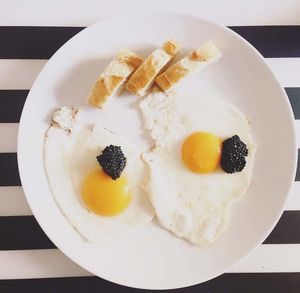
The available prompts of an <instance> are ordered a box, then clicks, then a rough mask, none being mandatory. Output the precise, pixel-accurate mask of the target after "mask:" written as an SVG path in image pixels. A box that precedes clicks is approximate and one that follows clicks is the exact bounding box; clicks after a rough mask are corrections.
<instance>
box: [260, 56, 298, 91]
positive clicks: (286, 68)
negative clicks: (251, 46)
mask: <svg viewBox="0 0 300 293" xmlns="http://www.w3.org/2000/svg"><path fill="white" fill-rule="evenodd" d="M265 60H266V62H267V63H268V64H269V66H270V67H271V69H272V71H273V72H274V74H275V75H276V76H277V78H278V80H279V82H280V83H281V85H282V86H284V87H299V86H300V74H299V68H300V58H266V59H265Z"/></svg>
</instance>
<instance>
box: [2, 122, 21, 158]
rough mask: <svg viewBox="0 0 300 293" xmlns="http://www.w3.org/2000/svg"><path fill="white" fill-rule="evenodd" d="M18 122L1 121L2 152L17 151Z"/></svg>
mask: <svg viewBox="0 0 300 293" xmlns="http://www.w3.org/2000/svg"><path fill="white" fill-rule="evenodd" d="M18 125H19V124H18V123H0V133H1V140H0V153H11V152H16V151H17V136H18Z"/></svg>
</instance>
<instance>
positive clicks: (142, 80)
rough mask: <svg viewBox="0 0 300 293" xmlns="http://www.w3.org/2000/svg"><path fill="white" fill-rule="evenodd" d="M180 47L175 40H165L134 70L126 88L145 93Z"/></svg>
mask: <svg viewBox="0 0 300 293" xmlns="http://www.w3.org/2000/svg"><path fill="white" fill-rule="evenodd" d="M179 48H180V45H179V44H178V43H176V42H175V41H173V40H169V41H167V42H165V43H164V44H163V46H162V47H161V48H158V49H156V50H155V51H154V52H153V53H152V54H151V55H150V56H149V57H148V58H146V60H145V61H144V62H143V64H142V65H141V66H140V67H139V68H138V69H137V70H136V71H135V72H134V74H133V75H132V76H131V77H130V79H129V80H128V82H127V84H126V89H127V90H128V91H130V92H131V93H133V94H135V95H138V96H143V95H145V93H146V91H147V89H148V88H149V87H150V86H151V85H152V83H153V81H154V79H155V77H156V75H157V74H158V73H159V72H160V70H161V69H162V68H163V67H164V66H165V65H166V64H167V63H168V62H169V61H170V60H171V59H172V58H173V57H174V55H175V54H176V53H177V52H178V50H179Z"/></svg>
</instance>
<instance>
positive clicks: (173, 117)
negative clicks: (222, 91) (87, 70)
mask: <svg viewBox="0 0 300 293" xmlns="http://www.w3.org/2000/svg"><path fill="white" fill-rule="evenodd" d="M140 108H141V110H142V113H143V119H144V124H145V127H146V128H147V129H148V130H149V131H150V134H151V137H152V138H153V140H154V143H155V147H154V148H153V149H152V151H151V152H149V153H146V154H144V155H143V159H144V161H145V162H146V163H147V165H148V170H149V175H148V179H147V183H146V190H147V192H148V195H149V197H150V200H151V203H152V205H153V207H154V209H155V213H156V217H157V219H158V221H159V223H160V224H161V226H163V227H164V228H166V229H168V230H170V231H171V232H173V233H174V234H175V235H176V236H178V237H182V238H185V239H187V240H189V241H190V242H192V243H194V244H196V245H199V246H202V245H207V244H209V243H211V242H213V241H214V240H216V239H217V238H218V237H219V236H220V235H221V234H222V233H223V232H224V231H225V229H226V227H227V224H228V219H229V213H230V207H231V206H232V204H233V203H234V202H236V201H237V200H239V199H240V198H241V197H242V196H243V195H244V194H245V192H246V190H247V188H248V186H249V183H250V178H251V170H252V163H253V158H254V153H255V145H254V143H253V140H252V137H251V133H250V127H249V123H248V121H247V119H246V118H245V116H244V114H243V113H241V112H240V111H239V110H238V109H237V108H236V107H234V106H232V105H231V104H229V103H227V102H225V101H222V100H219V99H207V98H199V97H192V96H188V95H177V94H174V93H173V94H172V93H171V94H168V95H165V94H164V93H162V92H154V93H152V94H150V95H149V96H147V97H146V98H145V99H144V100H143V101H142V102H141V103H140ZM197 131H203V132H209V133H212V134H214V135H216V136H218V137H219V138H220V139H222V140H223V139H226V138H228V137H231V136H233V135H235V134H237V135H239V136H240V138H241V140H242V141H244V142H245V143H246V144H247V147H248V149H249V154H248V157H247V165H246V167H245V168H244V170H243V171H242V172H240V173H235V174H227V173H225V172H224V171H222V170H221V169H219V170H217V171H215V172H212V173H209V174H196V173H193V172H191V171H190V170H188V169H187V167H186V166H185V165H184V163H183V161H182V158H181V147H182V144H183V142H184V140H185V139H186V138H187V137H188V136H189V135H190V134H192V133H193V132H197Z"/></svg>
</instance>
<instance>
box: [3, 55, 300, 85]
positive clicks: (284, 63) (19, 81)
mask: <svg viewBox="0 0 300 293" xmlns="http://www.w3.org/2000/svg"><path fill="white" fill-rule="evenodd" d="M265 60H266V61H267V63H268V64H269V66H270V68H271V69H272V71H273V72H274V74H275V75H276V76H277V78H278V79H279V81H280V83H281V85H282V86H283V87H300V74H299V68H300V58H266V59H265ZM46 62H47V60H27V59H25V60H21V59H0V89H30V88H31V86H32V84H33V82H34V80H35V79H36V77H37V75H38V74H39V72H40V71H41V69H42V68H43V66H44V65H45V63H46Z"/></svg>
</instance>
